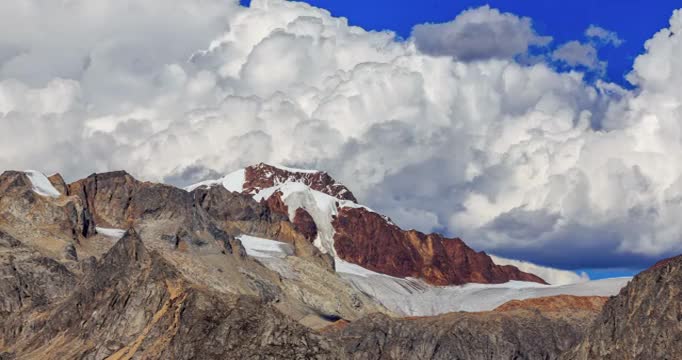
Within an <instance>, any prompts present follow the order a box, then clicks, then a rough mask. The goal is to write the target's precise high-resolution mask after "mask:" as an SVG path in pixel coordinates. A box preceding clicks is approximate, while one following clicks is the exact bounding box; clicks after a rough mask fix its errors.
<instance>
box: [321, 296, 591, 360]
mask: <svg viewBox="0 0 682 360" xmlns="http://www.w3.org/2000/svg"><path fill="white" fill-rule="evenodd" d="M548 301H550V302H551V301H552V300H548ZM559 301H561V300H559ZM566 305H567V307H566V308H564V309H561V310H559V311H553V310H543V309H540V308H537V307H535V306H532V305H528V306H521V304H516V306H513V309H508V310H504V309H500V310H496V311H494V312H484V313H452V314H445V315H441V316H434V317H424V318H406V319H392V318H390V317H387V316H384V315H371V316H369V317H367V318H364V319H362V320H360V321H356V322H353V323H350V324H347V323H345V324H339V326H331V327H329V328H327V329H325V333H326V334H328V336H332V337H337V338H338V339H339V341H340V343H341V344H342V345H343V347H344V352H345V356H346V357H347V358H349V359H385V360H388V359H396V360H397V359H443V360H445V359H462V360H465V359H466V360H479V359H481V360H483V359H486V360H489V359H495V360H498V359H499V360H507V359H509V360H536V359H537V360H546V359H557V358H558V357H559V355H560V354H561V353H562V352H564V351H566V350H567V349H569V348H571V347H572V346H573V345H575V344H576V343H577V342H578V341H579V340H580V339H581V338H582V336H583V333H584V331H585V330H586V328H587V327H588V325H589V323H590V322H591V321H592V320H593V319H594V318H595V317H596V316H597V314H598V312H599V309H600V308H599V307H598V306H596V307H590V308H584V307H582V306H578V307H571V305H570V303H566Z"/></svg>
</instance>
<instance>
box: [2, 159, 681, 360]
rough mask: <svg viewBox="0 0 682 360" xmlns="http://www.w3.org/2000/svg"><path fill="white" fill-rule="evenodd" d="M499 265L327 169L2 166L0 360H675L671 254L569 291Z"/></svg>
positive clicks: (676, 312) (677, 295) (676, 262)
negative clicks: (415, 224)
mask: <svg viewBox="0 0 682 360" xmlns="http://www.w3.org/2000/svg"><path fill="white" fill-rule="evenodd" d="M511 263H513V262H510V261H505V260H504V259H499V258H495V257H491V256H489V255H488V254H486V253H485V252H480V251H476V250H474V249H472V248H471V247H469V246H468V245H467V244H466V243H465V241H463V240H462V239H459V238H448V237H445V236H442V235H440V234H424V233H421V232H419V231H415V230H406V229H402V228H401V227H400V226H398V225H397V224H395V223H393V222H392V220H391V219H389V218H388V217H386V216H384V215H382V214H380V213H378V212H377V211H375V210H372V209H370V208H368V207H366V206H364V205H362V204H361V202H360V201H359V200H358V199H357V198H356V197H355V195H354V194H353V193H352V191H351V189H348V188H347V187H346V186H344V185H343V184H341V183H338V182H337V181H336V180H334V179H333V178H332V177H331V176H330V175H329V174H327V173H325V172H319V171H312V170H301V169H292V168H287V167H283V166H273V165H268V164H257V165H254V166H249V167H247V168H245V169H241V170H238V171H236V172H233V173H231V174H228V175H226V176H225V177H223V178H220V179H216V180H208V181H204V182H201V183H198V184H195V185H192V186H189V187H186V188H184V189H181V188H177V187H173V186H170V185H165V184H158V183H151V182H143V181H139V180H137V179H135V178H134V177H133V176H131V175H130V174H128V173H126V172H124V171H118V172H111V173H104V174H93V175H91V176H89V177H87V178H85V179H81V180H78V181H75V182H72V183H67V182H66V181H65V180H64V179H63V178H62V177H61V176H60V175H59V174H55V175H52V176H49V177H48V176H46V175H43V174H41V173H40V172H37V171H6V172H4V173H3V174H2V175H0V295H1V297H0V315H1V316H0V359H2V360H8V359H597V358H605V359H676V358H679V356H682V352H680V345H679V344H681V343H682V338H680V334H682V308H681V307H680V304H682V297H681V296H682V295H681V294H682V260H681V259H680V258H675V259H670V260H667V261H664V262H662V263H660V264H658V265H657V266H655V267H654V268H652V269H650V270H647V271H645V272H644V273H642V274H640V275H639V276H637V277H635V278H634V280H632V281H630V280H631V279H629V278H619V279H608V280H601V281H581V282H573V283H552V281H551V279H550V277H548V276H546V274H547V272H546V271H544V270H542V268H540V267H537V266H530V265H528V266H523V269H520V268H518V267H516V266H513V265H510V264H511ZM545 270H546V269H545ZM652 329H655V331H653V330H652Z"/></svg>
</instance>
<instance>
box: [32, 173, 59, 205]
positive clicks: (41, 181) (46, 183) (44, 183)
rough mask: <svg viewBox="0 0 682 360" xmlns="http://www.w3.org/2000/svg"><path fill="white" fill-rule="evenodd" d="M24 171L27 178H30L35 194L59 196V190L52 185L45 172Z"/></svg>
mask: <svg viewBox="0 0 682 360" xmlns="http://www.w3.org/2000/svg"><path fill="white" fill-rule="evenodd" d="M24 173H25V174H26V176H28V179H29V180H31V183H32V184H33V191H34V192H35V193H36V194H38V195H41V196H48V197H54V198H56V197H60V196H61V193H60V192H59V190H57V189H55V187H54V186H52V183H51V182H50V180H49V179H48V178H47V176H45V174H43V173H41V172H39V171H35V170H26V171H24Z"/></svg>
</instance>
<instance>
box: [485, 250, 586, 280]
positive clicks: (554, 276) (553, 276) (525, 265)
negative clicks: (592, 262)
mask: <svg viewBox="0 0 682 360" xmlns="http://www.w3.org/2000/svg"><path fill="white" fill-rule="evenodd" d="M490 257H491V258H492V259H493V261H494V262H495V263H496V264H498V265H513V266H516V267H517V268H519V270H521V271H525V272H528V273H531V274H535V275H537V276H539V277H541V278H542V279H543V280H545V281H546V282H547V283H548V284H550V285H568V284H575V283H581V282H585V281H589V280H590V277H589V276H587V274H586V273H584V272H583V273H580V274H577V273H574V272H572V271H566V270H559V269H553V268H549V267H546V266H539V265H536V264H533V263H530V262H527V261H519V260H511V259H505V258H502V257H499V256H495V255H490Z"/></svg>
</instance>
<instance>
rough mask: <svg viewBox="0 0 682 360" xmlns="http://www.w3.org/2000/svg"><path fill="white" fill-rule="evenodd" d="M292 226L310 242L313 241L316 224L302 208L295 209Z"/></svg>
mask: <svg viewBox="0 0 682 360" xmlns="http://www.w3.org/2000/svg"><path fill="white" fill-rule="evenodd" d="M294 227H295V228H296V230H298V232H300V233H301V234H303V236H305V238H306V239H308V241H310V242H312V241H314V240H315V238H316V237H317V225H315V220H313V217H312V216H310V214H309V213H308V212H307V211H305V209H303V208H298V209H296V214H295V216H294Z"/></svg>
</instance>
